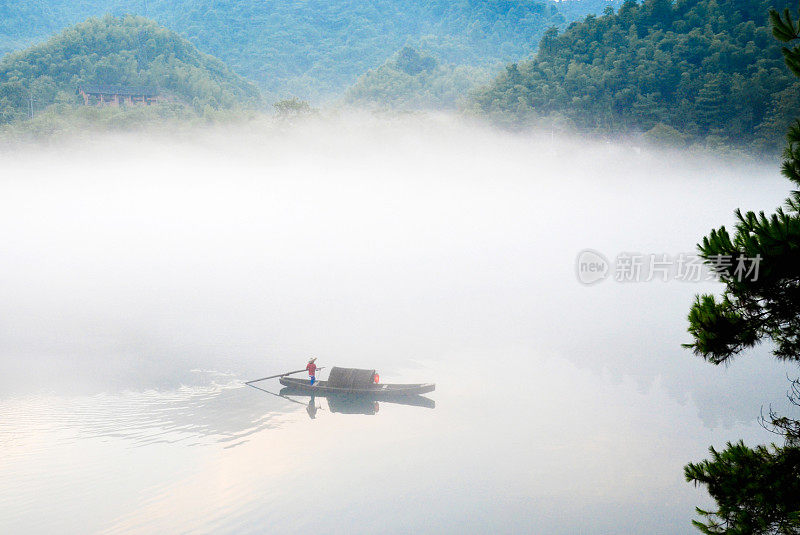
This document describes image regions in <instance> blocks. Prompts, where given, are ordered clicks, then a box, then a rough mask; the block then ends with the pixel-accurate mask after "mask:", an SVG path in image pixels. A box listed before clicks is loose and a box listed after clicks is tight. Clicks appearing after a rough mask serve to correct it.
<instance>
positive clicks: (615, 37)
mask: <svg viewBox="0 0 800 535" xmlns="http://www.w3.org/2000/svg"><path fill="white" fill-rule="evenodd" d="M795 4H796V3H795V2H787V1H779V0H738V1H733V0H679V1H677V2H675V3H673V2H671V1H670V0H646V1H645V2H643V3H642V4H641V5H639V4H637V3H636V2H634V1H631V0H629V1H627V2H625V4H624V5H623V6H622V7H621V8H620V9H619V11H618V12H617V13H612V12H610V11H609V12H607V13H606V14H605V15H604V16H601V17H594V16H590V17H588V18H587V19H586V20H584V21H583V22H581V23H576V24H573V25H571V26H570V27H569V28H568V29H567V30H566V31H564V32H563V33H561V34H558V33H557V32H556V31H555V30H551V31H549V32H548V33H547V34H546V35H545V36H544V38H543V39H542V41H541V43H540V45H539V51H538V53H537V55H536V56H535V58H533V59H531V60H529V61H523V62H520V63H515V64H511V65H509V66H508V67H507V68H506V69H505V71H504V72H503V73H502V74H500V75H499V76H498V77H497V78H496V79H495V80H494V81H493V82H492V83H491V84H489V85H488V86H487V87H485V88H484V89H483V90H482V91H480V93H479V94H478V95H477V97H476V98H475V101H474V107H475V109H476V110H478V111H479V112H481V113H484V114H488V115H490V116H492V117H494V118H495V119H497V120H499V121H502V122H505V123H510V124H516V125H520V124H528V123H531V122H535V121H537V120H540V119H541V118H551V119H552V118H560V120H562V121H565V122H567V123H568V124H569V123H571V124H572V125H574V126H575V127H577V128H579V129H588V130H594V131H602V132H617V131H630V130H635V131H645V132H647V131H649V132H650V133H651V134H652V135H654V136H656V137H659V138H660V139H664V138H672V139H673V140H681V139H683V140H701V141H705V142H707V143H711V144H715V143H724V144H729V143H736V144H739V143H745V144H750V145H751V146H755V147H759V148H774V147H775V146H776V145H777V144H779V143H781V137H782V132H784V131H785V129H786V126H787V125H788V122H789V121H790V120H791V119H792V118H793V117H794V116H795V115H796V111H797V109H798V104H800V99H799V98H798V97H799V96H800V84H799V83H798V82H797V81H796V79H794V77H792V76H791V73H789V72H787V71H786V69H785V68H784V66H783V59H782V56H781V47H780V45H779V43H777V42H776V41H775V39H773V37H772V35H771V30H770V27H769V24H768V20H767V19H768V10H769V8H771V7H775V8H779V9H782V8H783V7H786V6H790V5H791V6H792V7H796V6H795Z"/></svg>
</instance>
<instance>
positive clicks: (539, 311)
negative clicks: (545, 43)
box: [0, 119, 793, 534]
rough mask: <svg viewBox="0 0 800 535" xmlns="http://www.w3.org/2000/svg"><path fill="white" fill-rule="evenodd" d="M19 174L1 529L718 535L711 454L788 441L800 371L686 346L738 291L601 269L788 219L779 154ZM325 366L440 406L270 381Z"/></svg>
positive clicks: (30, 158) (415, 154) (1, 211)
mask: <svg viewBox="0 0 800 535" xmlns="http://www.w3.org/2000/svg"><path fill="white" fill-rule="evenodd" d="M95 149H96V150H95ZM100 149H102V150H100ZM143 155H144V156H143ZM0 170H2V173H0V188H2V190H1V191H2V195H0V223H1V224H2V227H0V228H3V229H4V233H3V235H2V236H0V258H2V264H3V273H4V282H3V285H2V287H0V362H1V363H2V367H3V369H4V373H3V376H2V377H1V378H0V388H2V391H0V531H1V532H3V533H53V532H59V533H129V532H130V533H182V532H196V533H208V532H216V533H265V532H272V533H296V532H309V531H311V530H315V531H317V532H323V533H374V532H384V533H597V534H601V533H642V534H644V533H647V534H652V533H665V534H666V533H691V532H692V528H691V526H690V523H689V522H690V519H691V518H692V515H693V512H694V507H695V506H696V505H701V506H702V505H708V504H709V499H708V497H707V495H706V494H705V493H704V492H703V491H702V489H695V488H693V487H692V486H690V485H688V484H687V483H686V482H685V481H684V479H683V475H682V474H683V472H682V467H683V465H684V464H685V463H686V462H688V461H692V460H698V459H700V458H703V457H704V456H705V454H706V450H707V447H708V446H709V445H711V444H714V445H717V446H721V445H724V443H725V442H726V441H728V440H737V439H739V438H744V439H745V440H746V441H747V442H749V443H758V442H764V441H768V440H769V439H770V437H769V436H766V435H765V433H764V432H763V430H761V429H760V427H759V426H758V425H757V422H756V418H757V416H758V414H759V410H760V409H761V407H762V406H765V405H766V404H768V403H770V402H773V403H776V407H778V408H780V407H782V405H781V403H782V401H781V400H782V395H783V392H784V391H785V389H786V387H787V384H786V374H787V373H789V374H791V373H793V370H792V369H790V368H788V367H783V366H782V365H779V364H777V363H774V362H772V361H771V360H770V359H769V358H768V357H767V356H766V354H765V350H761V351H760V352H757V353H756V354H755V355H753V356H748V357H743V358H741V359H740V360H739V361H738V362H736V363H734V365H733V366H731V367H729V368H714V367H712V366H710V365H706V364H704V363H702V362H701V361H699V360H698V359H696V358H694V357H692V356H691V355H689V354H688V353H687V352H685V351H684V350H682V349H681V348H680V343H681V342H685V341H687V337H686V335H685V321H684V318H685V314H686V312H687V310H688V306H689V303H690V302H691V299H692V296H693V295H694V294H695V293H697V292H700V291H708V290H714V289H715V286H714V285H713V283H680V282H677V281H669V282H659V281H652V282H648V283H645V282H641V283H630V284H622V283H618V282H615V281H613V280H607V281H605V282H603V283H600V284H598V285H596V286H591V287H587V286H583V285H581V284H579V283H578V282H577V280H576V276H575V265H574V263H575V258H576V256H577V253H578V252H579V251H580V250H582V249H584V248H593V249H596V250H598V251H600V252H602V253H603V254H605V255H606V256H607V257H609V258H612V259H613V258H614V257H615V256H616V255H617V254H619V253H621V252H626V251H627V252H641V253H668V254H671V255H676V254H678V253H681V252H687V253H691V252H693V250H694V243H695V242H696V241H697V240H698V239H699V238H700V237H701V236H702V235H703V234H704V233H705V232H707V230H708V229H710V228H711V227H712V226H716V225H719V224H721V223H730V221H731V220H732V215H731V212H732V210H733V209H734V208H736V207H738V206H743V207H745V208H753V209H772V208H773V207H775V206H777V205H778V204H780V202H781V200H782V198H783V196H784V195H785V194H786V192H787V191H788V188H789V187H788V184H786V183H785V182H783V181H782V180H781V179H780V178H779V177H778V174H777V171H776V166H775V165H774V163H773V162H764V163H763V164H756V163H752V162H738V163H737V162H734V163H731V161H730V159H728V160H721V159H720V160H714V159H713V158H708V157H700V156H691V155H687V154H679V153H675V154H662V153H656V152H650V151H647V150H634V149H632V148H631V147H624V146H619V147H618V146H613V145H603V144H598V145H592V144H589V143H574V142H571V141H569V140H560V141H559V140H555V141H552V140H550V139H549V137H548V138H547V139H546V140H544V141H542V140H539V139H537V138H535V137H514V136H510V135H506V134H501V133H497V132H492V131H487V130H484V129H481V128H478V127H474V126H464V125H460V124H457V123H454V122H451V121H449V120H436V119H430V120H418V119H414V120H408V121H398V122H394V123H391V124H387V123H386V122H380V121H375V120H368V121H362V122H358V123H353V122H334V123H313V124H308V125H300V126H296V127H295V128H293V129H290V130H286V131H275V130H274V129H269V128H267V129H265V130H259V129H253V130H250V131H246V132H238V131H237V132H224V133H220V134H214V135H212V134H208V135H203V136H201V137H198V138H197V139H191V140H184V141H175V140H167V139H164V140H152V139H140V138H120V139H112V140H104V141H103V142H102V143H101V146H100V147H93V148H92V150H90V149H87V148H85V147H84V148H80V147H52V148H48V149H37V150H35V151H33V150H27V149H23V150H21V151H18V152H11V153H7V154H4V155H2V156H0ZM310 355H314V356H317V357H318V358H319V361H318V363H319V364H320V365H322V366H328V367H330V366H332V365H341V366H352V367H368V368H377V369H378V371H379V372H380V374H381V379H382V381H384V382H427V381H431V382H436V383H437V388H436V391H435V392H433V393H431V394H429V395H428V397H429V398H430V399H432V400H433V401H434V402H435V408H428V407H412V406H403V405H397V404H390V403H379V404H378V405H377V406H366V407H363V409H364V410H363V412H371V413H372V412H374V413H373V414H345V413H342V412H338V410H337V407H336V406H335V405H334V406H331V405H330V404H329V403H328V401H327V400H325V399H317V400H315V401H316V406H317V407H318V409H317V411H316V414H315V418H313V419H312V418H310V417H309V413H308V410H307V409H308V406H307V402H308V398H296V401H299V402H300V403H296V402H292V401H290V400H286V399H282V398H279V397H276V396H273V395H270V394H269V393H266V392H262V391H259V390H257V389H254V388H248V387H246V386H245V385H244V384H243V381H245V380H248V379H252V378H254V377H260V376H264V375H268V374H270V373H278V372H280V371H285V370H289V369H297V368H301V367H303V366H304V364H305V361H306V359H307V357H308V356H310ZM324 375H325V373H324V372H323V376H324ZM260 386H263V387H264V388H267V389H271V390H272V391H273V392H276V391H278V390H279V385H277V383H275V382H271V381H268V382H265V383H261V384H260Z"/></svg>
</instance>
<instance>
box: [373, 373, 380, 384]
mask: <svg viewBox="0 0 800 535" xmlns="http://www.w3.org/2000/svg"><path fill="white" fill-rule="evenodd" d="M373 379H374V380H375V384H378V381H380V380H381V378H380V376H379V375H378V373H377V372H376V373H375V376H374V377H373Z"/></svg>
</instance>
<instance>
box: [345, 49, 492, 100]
mask: <svg viewBox="0 0 800 535" xmlns="http://www.w3.org/2000/svg"><path fill="white" fill-rule="evenodd" d="M488 80H489V72H488V70H486V69H481V68H479V67H469V66H466V65H458V66H456V65H453V64H449V63H443V62H441V61H439V60H438V59H437V58H436V57H434V56H432V55H430V54H428V53H427V52H424V51H420V50H417V49H415V48H412V47H404V48H403V49H402V50H400V51H399V52H397V53H396V54H395V55H394V56H392V57H391V58H389V60H387V61H386V62H385V63H384V64H383V65H381V66H380V67H378V68H377V69H372V70H370V71H368V72H367V73H366V74H364V75H363V76H361V77H359V79H358V80H357V81H356V83H355V84H354V85H353V86H352V87H350V88H349V89H348V90H347V92H346V93H345V96H344V101H345V102H346V103H347V104H350V105H357V106H362V107H376V108H388V109H398V110H419V109H448V108H449V109H455V108H456V107H457V106H458V105H459V104H460V102H461V101H463V100H464V99H465V98H466V95H467V94H468V93H469V91H470V90H471V89H472V88H474V87H475V86H476V85H478V84H482V83H485V82H487V81H488Z"/></svg>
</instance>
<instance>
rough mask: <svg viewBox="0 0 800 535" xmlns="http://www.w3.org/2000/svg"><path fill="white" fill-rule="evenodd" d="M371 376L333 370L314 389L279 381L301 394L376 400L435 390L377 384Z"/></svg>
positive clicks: (364, 372)
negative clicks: (362, 397)
mask: <svg viewBox="0 0 800 535" xmlns="http://www.w3.org/2000/svg"><path fill="white" fill-rule="evenodd" d="M374 376H375V370H360V369H356V368H338V367H334V368H332V369H331V372H330V374H329V375H328V380H327V381H316V382H315V383H314V385H313V386H312V385H311V380H310V379H294V378H292V377H281V378H280V379H279V380H280V383H281V384H282V385H283V386H285V387H287V388H289V389H291V390H293V391H295V392H302V393H304V394H315V395H316V394H355V395H360V396H370V397H372V398H373V399H378V400H379V399H380V398H382V397H385V398H390V397H398V396H416V395H420V394H426V393H428V392H433V391H434V390H435V389H436V385H435V384H433V383H418V384H379V383H375V382H373V377H374Z"/></svg>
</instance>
